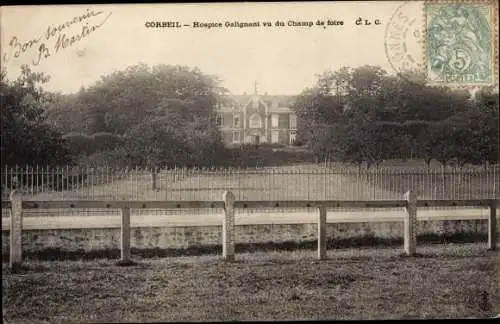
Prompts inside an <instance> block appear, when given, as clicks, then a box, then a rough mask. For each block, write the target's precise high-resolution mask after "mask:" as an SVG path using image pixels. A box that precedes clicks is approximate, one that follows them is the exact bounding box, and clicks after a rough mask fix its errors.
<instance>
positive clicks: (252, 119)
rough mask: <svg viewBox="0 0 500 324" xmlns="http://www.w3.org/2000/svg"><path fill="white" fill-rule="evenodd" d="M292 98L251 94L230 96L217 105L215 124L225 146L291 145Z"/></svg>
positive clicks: (293, 135)
mask: <svg viewBox="0 0 500 324" xmlns="http://www.w3.org/2000/svg"><path fill="white" fill-rule="evenodd" d="M294 99H295V96H276V95H268V94H267V93H264V94H259V93H258V92H257V86H256V84H255V89H254V93H253V94H250V95H248V94H246V93H245V94H243V95H233V96H229V97H228V98H227V100H226V101H224V102H221V103H219V104H218V106H217V124H218V126H219V127H220V130H221V132H222V136H223V139H224V143H225V144H226V145H227V146H234V145H240V144H247V143H248V144H250V143H252V144H261V143H271V144H281V145H292V144H293V143H294V141H295V138H296V135H297V117H296V115H295V114H294V112H293V111H292V110H291V109H290V105H291V104H292V103H293V100H294Z"/></svg>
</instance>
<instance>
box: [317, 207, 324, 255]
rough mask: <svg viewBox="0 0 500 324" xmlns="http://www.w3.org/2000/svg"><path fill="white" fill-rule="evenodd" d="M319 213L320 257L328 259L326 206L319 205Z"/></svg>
mask: <svg viewBox="0 0 500 324" xmlns="http://www.w3.org/2000/svg"><path fill="white" fill-rule="evenodd" d="M318 209H319V215H318V259H319V260H324V259H326V207H319V208H318Z"/></svg>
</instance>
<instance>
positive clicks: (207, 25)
mask: <svg viewBox="0 0 500 324" xmlns="http://www.w3.org/2000/svg"><path fill="white" fill-rule="evenodd" d="M352 23H353V25H357V26H361V25H363V26H370V25H380V24H382V22H381V20H380V19H373V18H371V19H366V18H363V17H356V18H353V19H352ZM344 24H345V22H344V20H338V19H326V20H316V21H297V20H287V21H283V20H277V21H275V22H272V21H253V22H241V21H225V22H199V21H194V22H192V23H191V24H183V23H181V22H179V21H146V23H145V27H146V28H183V27H184V28H186V27H187V28H196V29H223V28H255V27H309V28H310V27H313V26H320V27H323V28H326V26H343V25H344Z"/></svg>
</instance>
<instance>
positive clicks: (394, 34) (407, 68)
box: [384, 1, 425, 81]
mask: <svg viewBox="0 0 500 324" xmlns="http://www.w3.org/2000/svg"><path fill="white" fill-rule="evenodd" d="M424 35H425V31H424V17H423V3H422V2H421V1H415V2H405V3H404V4H402V5H401V6H399V7H398V8H397V9H396V11H395V12H394V13H393V15H392V16H391V18H390V20H389V22H388V24H387V27H386V31H385V43H384V45H385V53H386V57H387V60H388V61H389V64H390V65H391V67H392V68H393V70H394V71H395V72H396V73H397V74H398V75H399V76H401V77H403V78H405V79H407V80H409V81H419V80H420V81H421V80H422V79H423V78H425V75H424V73H425V61H424V56H423V50H422V48H423V46H424Z"/></svg>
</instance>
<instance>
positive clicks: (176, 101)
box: [53, 64, 227, 170]
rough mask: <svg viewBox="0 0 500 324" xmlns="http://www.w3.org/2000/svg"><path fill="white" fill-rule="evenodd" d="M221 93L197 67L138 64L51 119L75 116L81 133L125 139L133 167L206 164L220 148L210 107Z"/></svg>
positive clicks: (68, 102)
mask: <svg viewBox="0 0 500 324" xmlns="http://www.w3.org/2000/svg"><path fill="white" fill-rule="evenodd" d="M226 92H227V90H226V89H224V88H222V87H221V86H220V85H219V80H218V79H217V78H216V77H214V76H210V75H206V74H204V73H202V72H201V71H200V70H199V69H197V68H189V67H185V66H170V65H156V66H148V65H145V64H138V65H134V66H130V67H128V68H126V69H125V70H122V71H116V72H113V73H111V74H109V75H106V76H103V77H102V78H101V80H99V81H98V82H96V83H95V84H93V85H91V86H90V87H88V88H87V89H81V90H80V92H78V94H76V95H75V96H74V97H72V98H70V99H68V98H65V99H64V100H63V101H60V103H59V105H58V107H57V108H54V110H55V111H57V113H56V112H53V116H58V117H57V118H59V119H64V118H66V119H67V118H69V117H68V116H67V115H68V114H73V113H75V112H79V113H78V114H77V115H78V116H79V117H78V118H79V119H80V120H81V124H82V125H85V127H84V129H85V130H84V132H85V133H87V134H92V133H94V134H95V133H106V134H114V135H116V136H118V137H123V138H125V139H126V141H125V142H126V143H127V145H126V150H127V151H128V152H129V153H130V154H128V155H127V156H128V157H129V158H130V159H132V160H133V161H134V164H136V165H137V166H143V167H148V168H151V169H154V170H156V169H157V168H158V167H159V166H160V165H167V164H168V165H170V164H172V163H177V164H185V163H187V164H193V165H194V164H207V163H213V162H214V155H215V154H216V153H217V149H218V148H219V147H221V146H222V139H221V135H220V133H219V131H218V128H217V127H216V125H215V119H214V116H215V110H214V108H215V105H216V103H217V100H218V99H222V98H224V96H225V93H226ZM57 118H54V119H55V120H57ZM176 154H180V155H176Z"/></svg>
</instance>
